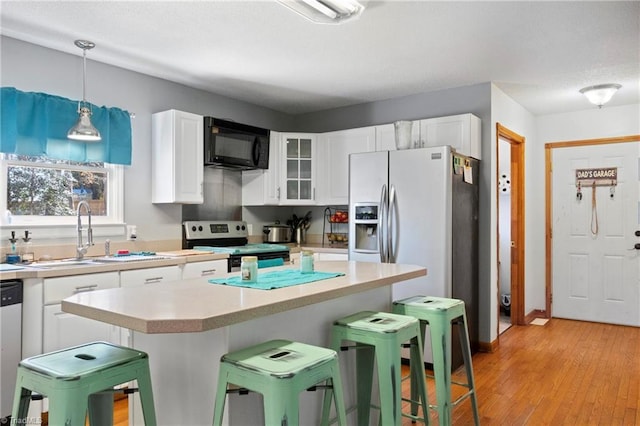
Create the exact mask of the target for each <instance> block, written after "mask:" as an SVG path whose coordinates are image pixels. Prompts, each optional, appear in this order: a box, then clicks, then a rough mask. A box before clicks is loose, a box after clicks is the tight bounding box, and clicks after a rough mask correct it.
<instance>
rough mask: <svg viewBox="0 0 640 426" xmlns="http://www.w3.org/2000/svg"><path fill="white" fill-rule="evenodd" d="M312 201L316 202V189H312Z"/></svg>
mask: <svg viewBox="0 0 640 426" xmlns="http://www.w3.org/2000/svg"><path fill="white" fill-rule="evenodd" d="M312 200H313V201H315V200H316V189H315V188H313V198H312Z"/></svg>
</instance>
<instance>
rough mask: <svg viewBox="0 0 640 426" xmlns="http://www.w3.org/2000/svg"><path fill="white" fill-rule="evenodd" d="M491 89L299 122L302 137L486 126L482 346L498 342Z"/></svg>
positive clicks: (448, 92)
mask: <svg viewBox="0 0 640 426" xmlns="http://www.w3.org/2000/svg"><path fill="white" fill-rule="evenodd" d="M491 91H492V87H491V83H483V84H477V85H473V86H465V87H458V88H455V89H448V90H441V91H437V92H429V93H421V94H416V95H411V96H405V97H402V98H395V99H389V100H385V101H379V102H372V103H367V104H361V105H354V106H350V107H345V108H338V109H334V110H328V111H322V112H318V113H313V114H305V115H300V116H297V117H296V119H295V123H294V124H295V126H296V129H297V130H299V131H302V130H304V131H312V132H326V131H331V130H342V129H348V128H354V127H364V126H371V125H376V124H385V123H391V122H394V121H397V120H401V119H409V120H413V119H420V118H430V117H441V116H447V115H455V114H463V113H469V112H470V113H472V114H474V115H476V116H478V117H480V119H481V120H482V149H481V151H482V161H481V162H480V184H479V186H480V188H479V189H480V208H479V214H478V222H479V228H480V229H479V251H480V258H479V283H478V291H479V300H480V317H481V318H482V320H481V321H480V324H479V326H480V327H479V330H480V341H482V342H491V341H492V340H493V335H492V331H491V330H492V328H491V318H493V316H494V315H493V314H494V313H495V312H497V311H495V308H493V309H492V306H491V304H492V302H494V299H496V297H495V294H496V293H495V292H494V291H493V286H492V285H491V265H492V255H493V254H494V253H493V252H492V250H491V237H492V233H495V226H493V225H492V222H491V206H492V204H491V176H492V175H491V173H492V170H493V169H492V166H491V159H492V149H491V147H492V146H494V145H493V144H492V139H491V134H492V125H491V124H492V118H491Z"/></svg>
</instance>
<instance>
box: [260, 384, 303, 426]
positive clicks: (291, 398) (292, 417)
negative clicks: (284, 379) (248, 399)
mask: <svg viewBox="0 0 640 426" xmlns="http://www.w3.org/2000/svg"><path fill="white" fill-rule="evenodd" d="M278 394H279V395H280V396H282V395H283V394H285V392H282V391H281V392H278ZM271 395H272V394H271V393H267V394H265V395H263V397H264V398H263V402H264V424H265V425H266V426H272V425H273V426H298V422H299V419H298V417H299V410H298V401H297V398H298V393H297V392H293V393H291V392H286V395H287V396H286V397H284V398H282V397H280V398H271V397H270V396H271Z"/></svg>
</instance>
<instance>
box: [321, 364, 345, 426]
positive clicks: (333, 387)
mask: <svg viewBox="0 0 640 426" xmlns="http://www.w3.org/2000/svg"><path fill="white" fill-rule="evenodd" d="M339 370H340V367H339V366H338V360H337V359H336V363H335V368H332V369H331V378H330V379H328V380H327V382H326V384H327V385H328V388H327V389H326V390H325V392H324V397H323V400H322V420H321V422H320V424H321V425H323V426H326V425H328V424H329V421H330V415H331V400H333V402H334V406H335V408H336V414H337V416H336V417H337V420H338V424H339V425H340V426H346V425H347V416H346V410H347V409H346V406H345V403H344V394H343V392H342V381H341V379H340V371H339Z"/></svg>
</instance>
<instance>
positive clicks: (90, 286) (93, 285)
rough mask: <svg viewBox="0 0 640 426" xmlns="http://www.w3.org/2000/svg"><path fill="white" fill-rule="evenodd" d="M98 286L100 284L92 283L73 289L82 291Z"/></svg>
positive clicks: (77, 291) (75, 291)
mask: <svg viewBox="0 0 640 426" xmlns="http://www.w3.org/2000/svg"><path fill="white" fill-rule="evenodd" d="M96 288H98V284H91V285H83V286H80V287H76V289H75V290H73V292H74V293H82V292H84V291H93V290H95V289H96Z"/></svg>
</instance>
